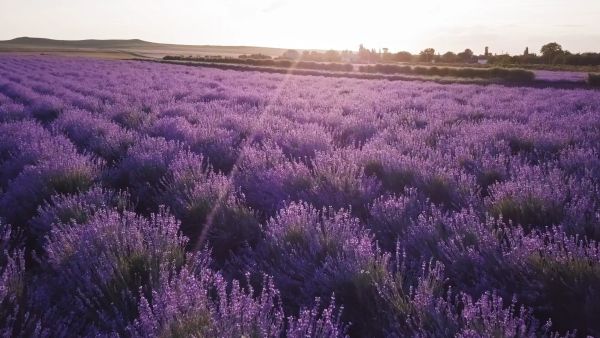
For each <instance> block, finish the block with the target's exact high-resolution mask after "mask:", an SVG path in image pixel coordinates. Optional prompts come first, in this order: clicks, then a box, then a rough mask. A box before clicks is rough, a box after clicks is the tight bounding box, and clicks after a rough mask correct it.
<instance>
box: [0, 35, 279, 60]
mask: <svg viewBox="0 0 600 338" xmlns="http://www.w3.org/2000/svg"><path fill="white" fill-rule="evenodd" d="M285 51H286V50H285V49H281V48H268V47H251V46H191V45H174V44H163V43H154V42H148V41H142V40H135V39H134V40H80V41H67V40H50V39H40V38H17V39H13V40H7V41H0V52H9V53H44V54H53V55H67V56H91V57H98V58H109V59H115V58H121V59H127V58H132V57H146V58H162V57H164V56H167V55H222V56H229V57H237V56H238V55H241V54H259V53H260V54H264V55H269V56H272V57H276V56H280V55H281V54H283V52H285Z"/></svg>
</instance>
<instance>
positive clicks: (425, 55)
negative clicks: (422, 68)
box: [419, 48, 435, 62]
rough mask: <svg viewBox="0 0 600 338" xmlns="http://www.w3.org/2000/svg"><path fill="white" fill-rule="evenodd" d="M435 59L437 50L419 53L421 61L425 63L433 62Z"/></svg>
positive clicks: (431, 49)
mask: <svg viewBox="0 0 600 338" xmlns="http://www.w3.org/2000/svg"><path fill="white" fill-rule="evenodd" d="M434 57H435V49H433V48H426V49H424V50H422V51H421V52H420V53H419V60H420V61H423V62H431V61H433V58H434Z"/></svg>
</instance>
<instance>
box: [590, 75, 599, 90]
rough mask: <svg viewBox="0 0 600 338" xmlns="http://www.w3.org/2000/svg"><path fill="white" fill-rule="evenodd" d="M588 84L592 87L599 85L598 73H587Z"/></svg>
mask: <svg viewBox="0 0 600 338" xmlns="http://www.w3.org/2000/svg"><path fill="white" fill-rule="evenodd" d="M588 84H589V85H590V86H594V87H600V74H594V73H589V74H588Z"/></svg>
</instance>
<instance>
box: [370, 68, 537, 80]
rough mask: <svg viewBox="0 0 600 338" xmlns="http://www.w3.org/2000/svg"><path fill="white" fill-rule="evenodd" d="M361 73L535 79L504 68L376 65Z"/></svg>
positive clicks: (519, 71) (526, 73) (523, 72)
mask: <svg viewBox="0 0 600 338" xmlns="http://www.w3.org/2000/svg"><path fill="white" fill-rule="evenodd" d="M359 71H360V72H363V73H383V74H410V75H427V76H450V77H461V78H483V79H503V80H507V81H514V82H527V81H532V80H534V79H535V74H534V73H533V72H531V71H528V70H524V69H506V68H467V67H465V68H458V67H435V66H434V67H421V66H417V67H411V66H400V65H387V64H376V65H368V66H360V67H359Z"/></svg>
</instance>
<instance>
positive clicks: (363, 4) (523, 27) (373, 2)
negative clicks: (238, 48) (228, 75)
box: [0, 0, 600, 53]
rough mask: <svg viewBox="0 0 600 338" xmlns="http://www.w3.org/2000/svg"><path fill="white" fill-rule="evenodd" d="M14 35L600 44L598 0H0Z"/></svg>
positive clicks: (399, 46) (517, 48) (410, 46)
mask: <svg viewBox="0 0 600 338" xmlns="http://www.w3.org/2000/svg"><path fill="white" fill-rule="evenodd" d="M18 36H32V37H48V38H55V39H87V38H96V39H107V38H128V39H129V38H140V39H144V40H149V41H154V42H167V43H182V44H218V45H254V46H272V47H285V48H319V49H328V48H334V49H352V50H355V49H357V48H358V45H359V44H360V43H364V44H365V46H367V47H369V48H372V47H373V48H380V47H387V48H389V49H390V50H391V51H398V50H408V51H411V52H417V51H419V50H421V49H423V48H426V47H434V48H436V50H438V51H440V52H445V51H447V50H453V51H460V50H464V49H465V48H467V47H468V48H471V49H473V50H474V51H475V52H476V53H482V52H483V48H484V46H486V45H487V46H490V50H491V51H492V52H494V53H501V52H503V51H508V52H511V53H522V51H523V50H524V49H525V46H529V48H530V50H531V51H532V52H533V51H538V50H539V48H540V46H541V45H542V44H543V43H546V42H550V41H557V42H559V43H561V44H562V45H563V47H564V48H566V49H568V50H571V51H573V52H583V51H600V0H503V1H484V0H412V1H406V0H390V1H383V0H368V1H350V0H345V1H344V0H329V1H328V0H302V1H296V0H254V1H243V0H212V1H207V0H195V1H194V0H170V1H166V0H163V1H158V0H98V1H93V0H0V40H6V39H12V38H14V37H18Z"/></svg>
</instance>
